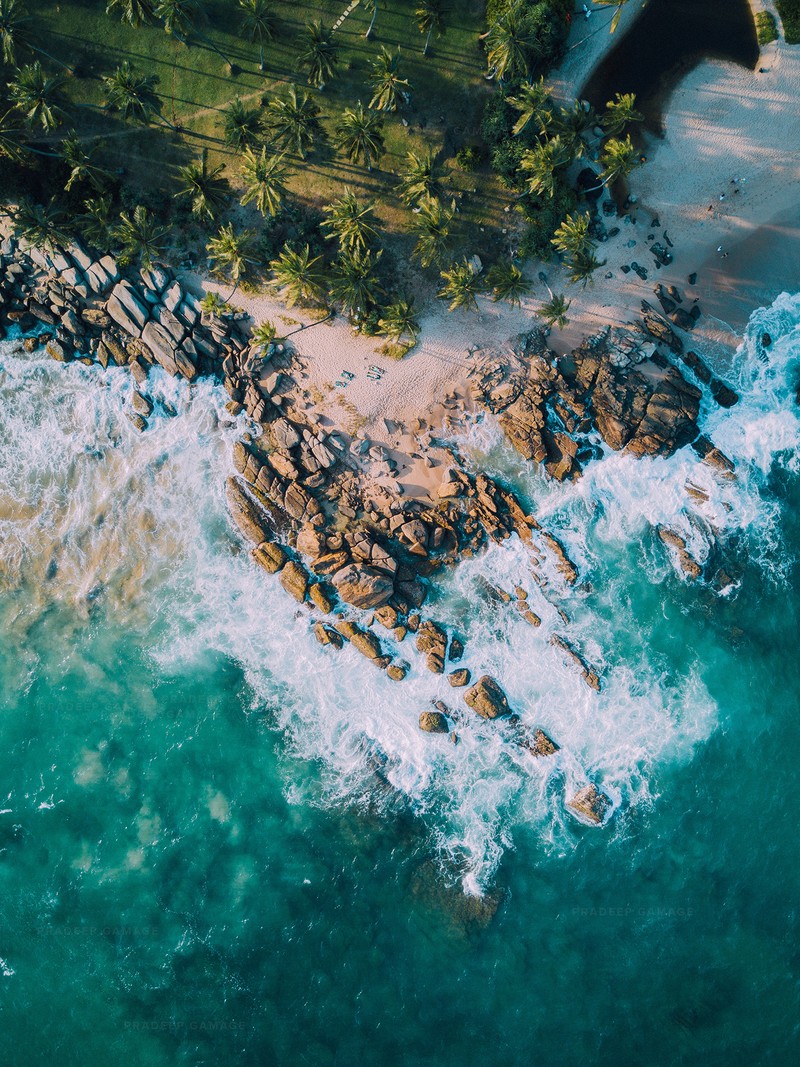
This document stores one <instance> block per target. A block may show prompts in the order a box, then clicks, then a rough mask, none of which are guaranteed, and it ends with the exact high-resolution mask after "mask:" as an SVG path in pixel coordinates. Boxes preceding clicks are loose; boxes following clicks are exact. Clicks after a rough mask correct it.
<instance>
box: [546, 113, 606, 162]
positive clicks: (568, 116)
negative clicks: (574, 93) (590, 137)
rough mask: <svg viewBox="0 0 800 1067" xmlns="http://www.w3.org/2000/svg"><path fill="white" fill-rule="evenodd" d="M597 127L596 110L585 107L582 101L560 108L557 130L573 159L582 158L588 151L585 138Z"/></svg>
mask: <svg viewBox="0 0 800 1067" xmlns="http://www.w3.org/2000/svg"><path fill="white" fill-rule="evenodd" d="M596 125H597V114H596V112H595V111H594V108H592V107H589V106H588V105H587V106H586V107H584V105H583V103H582V102H581V101H580V100H575V101H573V104H572V107H562V108H559V111H558V117H557V118H556V129H557V130H558V133H559V134H560V135H561V137H562V139H563V141H564V144H565V145H566V146H567V147H568V150H569V153H570V155H571V156H572V157H573V158H580V156H582V155H583V154H584V152H585V151H586V144H585V143H584V140H583V138H584V137H585V136H586V134H587V133H588V132H589V131H590V130H592V129H594V127H595V126H596Z"/></svg>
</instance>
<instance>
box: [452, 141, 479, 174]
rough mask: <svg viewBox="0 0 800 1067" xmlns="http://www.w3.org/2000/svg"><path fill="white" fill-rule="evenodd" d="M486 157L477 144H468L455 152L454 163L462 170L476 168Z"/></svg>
mask: <svg viewBox="0 0 800 1067" xmlns="http://www.w3.org/2000/svg"><path fill="white" fill-rule="evenodd" d="M485 158H486V153H485V152H484V151H483V149H481V148H479V147H478V145H474V144H468V145H464V147H463V148H459V150H458V151H457V152H456V163H457V164H458V166H459V167H461V169H462V170H466V171H470V170H477V169H478V167H479V166H480V165H481V163H483V161H484V159H485Z"/></svg>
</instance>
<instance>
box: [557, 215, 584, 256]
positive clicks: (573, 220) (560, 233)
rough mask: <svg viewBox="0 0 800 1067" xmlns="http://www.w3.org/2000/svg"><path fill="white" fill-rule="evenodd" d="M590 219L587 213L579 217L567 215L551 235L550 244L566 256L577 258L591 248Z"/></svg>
mask: <svg viewBox="0 0 800 1067" xmlns="http://www.w3.org/2000/svg"><path fill="white" fill-rule="evenodd" d="M590 225H591V219H590V218H589V213H588V212H583V213H581V214H580V215H578V214H573V215H567V217H566V218H565V219H564V221H563V222H562V223H561V225H560V226H559V227H558V229H557V230H556V231H555V233H554V234H553V237H552V239H551V241H550V243H551V244H552V245H553V247H554V248H555V249H556V251H558V252H561V253H562V254H563V255H566V256H577V255H580V254H582V253H584V252H586V251H587V250H588V249H590V248H592V247H593V246H592V239H591V238H590V236H589V226H590Z"/></svg>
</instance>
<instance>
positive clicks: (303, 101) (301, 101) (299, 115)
mask: <svg viewBox="0 0 800 1067" xmlns="http://www.w3.org/2000/svg"><path fill="white" fill-rule="evenodd" d="M319 113H320V111H319V108H318V107H317V105H316V104H315V103H314V101H313V100H312V99H311V97H310V96H309V94H308V93H306V92H304V93H303V94H302V96H298V95H297V88H296V87H295V86H294V85H290V86H289V92H288V95H287V99H286V100H283V99H280V98H278V99H276V100H271V101H270V104H269V114H270V120H271V128H272V135H273V139H274V141H275V144H276V145H277V146H278V148H283V149H294V151H295V152H297V154H298V155H299V156H300V158H301V159H305V158H306V153H307V152H308V151H309V150H310V149H312V148H313V147H314V144H315V143H317V142H319V141H320V140H321V139H322V138H323V137H324V135H325V131H324V129H323V127H322V123H321V122H320V121H319Z"/></svg>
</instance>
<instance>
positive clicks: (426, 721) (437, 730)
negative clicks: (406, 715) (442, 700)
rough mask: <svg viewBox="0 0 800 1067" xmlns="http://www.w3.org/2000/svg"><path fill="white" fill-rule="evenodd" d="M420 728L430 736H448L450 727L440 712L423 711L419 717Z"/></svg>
mask: <svg viewBox="0 0 800 1067" xmlns="http://www.w3.org/2000/svg"><path fill="white" fill-rule="evenodd" d="M419 728H420V730H424V731H425V732H426V733H429V734H447V733H449V732H450V727H449V726H448V725H447V719H446V718H445V717H444V715H442V713H441V712H440V711H423V712H422V713H421V714H420V717H419Z"/></svg>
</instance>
